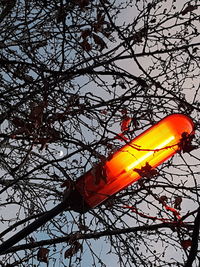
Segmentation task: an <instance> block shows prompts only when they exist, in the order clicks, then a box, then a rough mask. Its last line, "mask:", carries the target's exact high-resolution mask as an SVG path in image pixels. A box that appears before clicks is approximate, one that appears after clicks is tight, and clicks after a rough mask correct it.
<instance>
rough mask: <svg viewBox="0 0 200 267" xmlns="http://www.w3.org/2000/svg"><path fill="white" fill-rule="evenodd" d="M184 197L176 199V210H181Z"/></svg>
mask: <svg viewBox="0 0 200 267" xmlns="http://www.w3.org/2000/svg"><path fill="white" fill-rule="evenodd" d="M181 203H182V197H176V198H175V202H174V208H175V209H178V210H181Z"/></svg>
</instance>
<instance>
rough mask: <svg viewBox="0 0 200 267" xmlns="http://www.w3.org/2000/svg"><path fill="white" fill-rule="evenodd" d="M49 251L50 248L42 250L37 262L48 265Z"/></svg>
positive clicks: (38, 254) (39, 252) (39, 251)
mask: <svg viewBox="0 0 200 267" xmlns="http://www.w3.org/2000/svg"><path fill="white" fill-rule="evenodd" d="M48 256H49V249H48V248H40V249H39V250H38V253H37V260H38V261H40V262H46V263H48V261H49V259H48Z"/></svg>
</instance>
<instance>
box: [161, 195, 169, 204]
mask: <svg viewBox="0 0 200 267" xmlns="http://www.w3.org/2000/svg"><path fill="white" fill-rule="evenodd" d="M167 200H168V198H167V196H161V197H159V202H160V203H161V204H163V205H165V204H166V202H167Z"/></svg>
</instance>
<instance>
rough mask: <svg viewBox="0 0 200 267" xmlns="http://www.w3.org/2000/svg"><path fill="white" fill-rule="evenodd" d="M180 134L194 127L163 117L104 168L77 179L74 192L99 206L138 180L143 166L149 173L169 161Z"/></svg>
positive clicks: (175, 117)
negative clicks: (146, 167) (149, 167)
mask: <svg viewBox="0 0 200 267" xmlns="http://www.w3.org/2000/svg"><path fill="white" fill-rule="evenodd" d="M183 133H187V134H189V135H191V134H193V133H194V123H193V122H192V120H191V119H190V118H189V117H187V116H185V115H182V114H173V115H169V116H167V117H165V118H164V119H162V120H161V121H160V122H158V123H156V124H155V125H153V126H152V127H150V128H149V129H147V130H146V131H145V132H143V133H142V134H140V135H139V136H138V137H136V138H135V139H133V140H132V141H131V142H129V143H128V144H126V145H125V146H123V147H122V148H121V149H119V150H118V151H117V152H115V153H114V154H113V155H112V156H111V157H109V158H108V159H107V161H106V162H105V163H104V164H99V165H97V166H96V168H93V169H91V170H90V171H89V172H87V173H86V174H84V175H83V176H81V177H80V178H79V179H78V180H77V182H76V184H75V187H76V189H77V190H78V191H79V193H80V194H81V196H82V197H83V199H84V201H85V203H86V204H87V205H88V206H89V207H91V208H93V207H95V206H97V205H99V204H100V203H102V202H103V201H104V200H106V199H107V198H108V197H110V196H112V195H113V194H116V193H117V192H119V191H120V190H122V189H124V188H125V187H127V186H128V185H130V184H132V183H134V182H136V181H137V180H138V179H140V178H141V172H140V170H141V168H143V169H144V167H145V166H146V164H147V165H148V166H149V165H150V166H151V167H152V169H153V168H156V167H157V166H158V165H160V164H162V163H163V162H164V161H166V160H167V159H169V158H170V157H172V156H173V155H174V154H175V153H176V152H177V151H178V150H179V146H178V144H179V143H180V140H181V138H182V134H183ZM138 170H139V171H138ZM139 173H140V174H139Z"/></svg>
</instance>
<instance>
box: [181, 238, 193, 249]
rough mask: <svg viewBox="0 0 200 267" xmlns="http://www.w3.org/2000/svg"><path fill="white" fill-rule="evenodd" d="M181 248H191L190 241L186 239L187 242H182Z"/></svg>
mask: <svg viewBox="0 0 200 267" xmlns="http://www.w3.org/2000/svg"><path fill="white" fill-rule="evenodd" d="M181 246H182V247H183V248H184V249H187V248H189V247H191V246H192V240H190V239H188V240H182V241H181Z"/></svg>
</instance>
